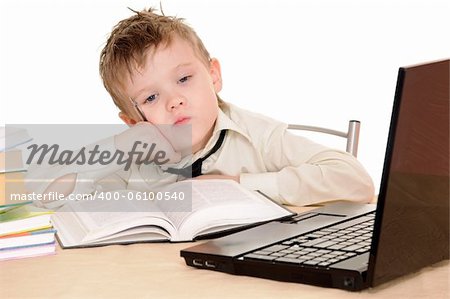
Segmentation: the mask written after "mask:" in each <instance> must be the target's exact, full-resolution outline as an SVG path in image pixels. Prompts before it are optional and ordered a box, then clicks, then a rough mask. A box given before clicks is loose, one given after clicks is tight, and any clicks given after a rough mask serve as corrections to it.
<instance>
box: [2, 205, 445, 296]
mask: <svg viewBox="0 0 450 299" xmlns="http://www.w3.org/2000/svg"><path fill="white" fill-rule="evenodd" d="M301 210H305V208H302V209H301ZM190 245H191V244H190V243H181V244H168V243H159V244H158V243H156V244H133V245H126V246H117V245H115V246H107V247H97V248H85V249H67V250H62V249H60V248H58V249H57V254H56V255H53V256H43V257H36V258H30V259H22V260H11V261H5V262H0V297H2V298H152V299H154V298H302V299H307V298H341V297H345V298H366V297H367V298H368V297H370V298H395V299H399V298H420V299H422V298H433V299H437V298H446V299H448V298H449V295H450V287H449V274H450V271H449V270H450V264H449V262H448V261H445V262H441V263H439V264H436V265H433V266H432V267H427V268H425V269H423V270H421V271H420V272H418V273H414V274H411V275H408V276H405V277H402V278H400V279H397V280H394V281H392V282H389V283H387V284H385V285H382V286H380V287H378V288H375V289H369V290H365V291H363V292H360V293H351V292H347V291H342V290H337V289H327V288H320V287H314V286H309V285H302V284H296V283H286V282H278V281H271V280H266V279H260V278H253V277H245V276H234V275H228V274H224V273H220V272H214V271H208V270H199V269H194V268H191V267H187V266H186V265H185V263H184V259H182V258H181V257H180V255H179V252H180V250H181V249H183V248H186V247H188V246H190Z"/></svg>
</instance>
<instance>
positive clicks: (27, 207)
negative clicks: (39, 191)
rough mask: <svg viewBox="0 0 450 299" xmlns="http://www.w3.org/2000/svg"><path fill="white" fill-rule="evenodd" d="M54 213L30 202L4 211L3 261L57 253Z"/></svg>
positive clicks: (0, 223)
mask: <svg viewBox="0 0 450 299" xmlns="http://www.w3.org/2000/svg"><path fill="white" fill-rule="evenodd" d="M51 214H52V212H51V211H49V210H46V209H40V208H38V207H35V206H33V205H32V204H31V203H30V202H28V203H22V204H18V205H14V206H9V207H6V208H5V207H4V208H3V209H2V210H1V211H0V261H2V260H8V259H17V258H24V257H32V256H39V255H46V254H53V253H55V248H56V247H55V231H54V230H53V227H52V224H51V222H50V217H51Z"/></svg>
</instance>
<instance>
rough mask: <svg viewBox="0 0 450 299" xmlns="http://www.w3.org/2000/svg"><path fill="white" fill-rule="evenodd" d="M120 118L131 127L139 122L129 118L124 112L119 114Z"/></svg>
mask: <svg viewBox="0 0 450 299" xmlns="http://www.w3.org/2000/svg"><path fill="white" fill-rule="evenodd" d="M119 117H120V119H121V120H122V121H123V122H124V123H126V124H127V125H129V126H133V125H135V124H136V123H137V121H135V120H134V119H132V118H131V117H129V116H128V115H127V114H125V113H123V112H122V111H120V112H119Z"/></svg>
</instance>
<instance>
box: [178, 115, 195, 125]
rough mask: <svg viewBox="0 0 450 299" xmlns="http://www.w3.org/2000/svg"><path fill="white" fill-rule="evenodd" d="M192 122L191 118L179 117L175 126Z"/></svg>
mask: <svg viewBox="0 0 450 299" xmlns="http://www.w3.org/2000/svg"><path fill="white" fill-rule="evenodd" d="M190 120H191V118H190V117H187V116H182V117H178V118H177V120H176V121H175V123H174V125H184V124H187V123H188V122H189V121H190Z"/></svg>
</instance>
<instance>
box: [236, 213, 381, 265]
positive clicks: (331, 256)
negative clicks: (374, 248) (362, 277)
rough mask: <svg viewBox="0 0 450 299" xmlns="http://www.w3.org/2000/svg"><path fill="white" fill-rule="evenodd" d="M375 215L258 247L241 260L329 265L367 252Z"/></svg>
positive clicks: (371, 214) (368, 215)
mask: <svg viewBox="0 0 450 299" xmlns="http://www.w3.org/2000/svg"><path fill="white" fill-rule="evenodd" d="M374 218H375V212H373V213H370V214H367V215H364V216H362V217H359V218H356V219H353V220H350V221H346V222H344V223H341V224H336V225H333V226H329V227H326V228H322V229H319V230H317V231H314V232H312V233H307V234H304V235H299V236H296V237H294V238H291V239H288V240H284V241H282V242H280V243H278V244H275V245H270V246H268V247H265V248H260V249H258V250H256V251H254V252H251V253H248V254H246V255H244V256H243V258H244V259H253V260H254V259H257V260H264V261H274V262H286V263H293V264H301V265H309V266H325V267H327V266H330V265H332V264H335V263H337V262H340V261H343V260H345V259H348V258H351V257H354V256H357V255H359V254H363V253H366V252H368V251H369V250H370V244H371V242H372V232H373V224H374Z"/></svg>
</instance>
